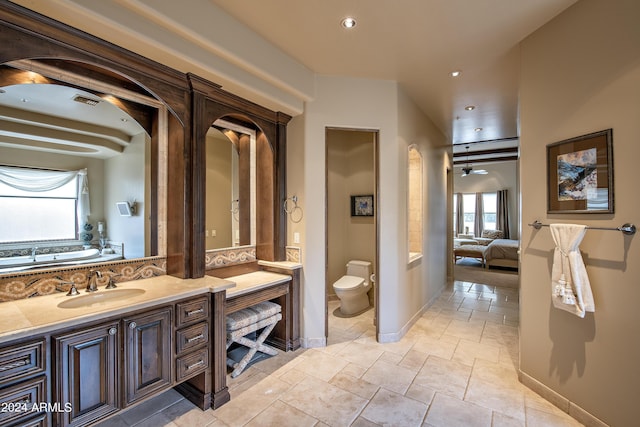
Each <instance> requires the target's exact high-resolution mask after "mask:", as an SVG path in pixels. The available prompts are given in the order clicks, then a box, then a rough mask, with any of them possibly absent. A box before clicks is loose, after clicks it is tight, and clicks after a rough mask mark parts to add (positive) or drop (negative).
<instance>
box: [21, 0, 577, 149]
mask: <svg viewBox="0 0 640 427" xmlns="http://www.w3.org/2000/svg"><path fill="white" fill-rule="evenodd" d="M13 1H14V2H15V3H18V4H21V5H23V6H25V7H28V8H31V9H33V10H35V11H36V12H40V13H43V14H45V15H48V16H50V17H52V18H54V19H57V20H59V21H61V22H65V23H67V24H69V25H72V26H75V27H76V28H79V29H81V30H84V31H88V32H90V33H92V34H95V35H97V36H98V37H101V38H104V39H106V40H108V41H111V42H113V43H116V44H119V45H121V46H123V47H125V48H128V49H130V50H133V51H136V52H138V53H141V54H144V55H145V56H148V57H150V58H151V59H154V60H156V61H160V62H162V63H164V64H166V65H168V66H171V67H173V68H176V69H178V70H180V71H185V72H186V71H191V72H196V73H198V74H199V75H201V76H203V77H205V78H210V79H212V80H213V81H215V82H217V83H220V84H222V85H223V87H224V88H226V89H227V90H229V91H232V92H235V93H237V94H238V95H240V96H244V97H246V98H248V99H250V100H252V101H254V102H258V103H265V102H266V103H267V104H266V106H268V107H269V108H274V106H273V105H269V104H268V102H269V99H270V96H269V90H270V89H269V88H275V89H274V91H277V90H280V91H281V93H285V92H286V93H285V94H284V95H282V96H281V99H283V100H285V101H283V102H282V103H281V104H282V105H283V108H282V110H281V111H284V112H288V111H289V110H287V107H286V105H285V104H287V102H286V100H287V99H289V98H296V99H297V100H298V101H299V102H300V105H304V102H308V101H310V100H312V99H313V95H314V94H313V90H314V89H313V87H314V86H313V84H308V83H306V81H305V76H306V74H305V73H307V74H308V75H311V76H313V75H315V74H324V75H336V76H346V77H355V78H367V79H383V80H394V81H398V82H399V84H400V85H401V86H402V87H403V89H404V90H405V91H406V93H407V94H408V95H409V96H410V97H411V98H412V99H413V100H414V101H415V102H416V104H417V105H418V106H419V107H420V108H421V109H422V110H423V111H424V112H425V114H426V115H427V116H429V117H430V118H431V120H432V121H433V122H434V123H435V124H436V126H437V127H438V128H440V130H441V131H442V132H443V133H444V134H445V135H446V136H447V138H448V139H449V140H450V141H451V142H452V143H453V144H462V147H466V146H467V145H468V146H469V151H470V152H473V151H476V150H479V151H486V150H487V149H489V148H490V147H491V146H495V147H497V148H508V146H512V147H517V145H518V137H519V124H518V80H519V73H520V70H519V62H520V61H519V43H520V41H522V40H523V39H524V38H526V37H527V35H529V34H531V33H532V32H533V31H535V30H536V29H538V28H539V27H540V26H542V25H544V24H545V23H546V22H548V21H549V20H551V19H552V18H553V17H554V16H556V15H557V14H559V13H560V12H562V11H563V10H564V9H566V8H567V7H569V6H571V5H572V4H573V3H575V2H576V1H577V0H535V1H531V0H482V1H478V0H476V1H473V0H394V1H391V0H322V1H318V0H296V1H291V0H269V1H264V0H188V1H186V2H175V3H174V2H157V1H155V0H129V1H127V2H122V1H119V0H103V1H100V2H86V1H82V0H39V1H37V2H34V1H32V0H13ZM346 16H353V17H354V18H355V19H356V20H357V25H356V26H355V27H354V28H352V29H350V30H346V29H344V28H342V27H341V25H340V22H341V20H342V19H343V18H344V17H346ZM265 41H266V42H265ZM179 43H181V44H179ZM267 56H268V58H265V57H267ZM220 58H221V59H222V60H224V61H226V62H224V63H223V62H220V61H218V59H220ZM454 70H458V71H460V75H459V76H458V77H455V78H454V77H452V76H451V75H450V73H451V72H452V71H454ZM301 76H302V77H301ZM243 79H244V82H245V84H244V85H243V84H240V83H238V82H240V81H241V80H243ZM308 80H313V78H311V79H307V81H308ZM246 82H250V84H246ZM251 85H253V86H251ZM268 85H270V86H268ZM250 86H251V87H252V88H253V91H251V90H248V89H247V88H248V87H250ZM267 86H268V87H267ZM309 88H311V89H309ZM287 97H289V98H287ZM271 98H273V97H271ZM467 106H474V107H475V108H474V109H473V110H467V109H465V107H467ZM293 110H295V108H293ZM289 113H290V112H289ZM484 141H489V142H487V143H482V144H481V143H478V142H484ZM486 144H488V145H486ZM505 144H506V145H505ZM460 150H463V151H465V152H466V149H465V148H457V147H456V148H455V149H454V155H455V152H457V151H460ZM511 155H512V154H511ZM456 160H460V157H458V159H456ZM465 160H470V159H468V158H465ZM485 161H486V159H485Z"/></svg>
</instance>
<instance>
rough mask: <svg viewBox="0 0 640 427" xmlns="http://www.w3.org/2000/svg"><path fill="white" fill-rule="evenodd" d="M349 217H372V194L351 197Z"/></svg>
mask: <svg viewBox="0 0 640 427" xmlns="http://www.w3.org/2000/svg"><path fill="white" fill-rule="evenodd" d="M351 216H373V194H369V195H364V196H351Z"/></svg>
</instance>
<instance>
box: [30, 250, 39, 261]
mask: <svg viewBox="0 0 640 427" xmlns="http://www.w3.org/2000/svg"><path fill="white" fill-rule="evenodd" d="M37 251H38V247H37V246H34V247H32V248H31V259H32V260H33V261H34V262H35V260H36V252H37Z"/></svg>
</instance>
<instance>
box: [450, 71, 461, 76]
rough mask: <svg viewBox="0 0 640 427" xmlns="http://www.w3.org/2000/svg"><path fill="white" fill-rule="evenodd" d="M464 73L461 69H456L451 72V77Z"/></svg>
mask: <svg viewBox="0 0 640 427" xmlns="http://www.w3.org/2000/svg"><path fill="white" fill-rule="evenodd" d="M461 73H462V71H460V70H455V71H452V72H451V77H458V76H460V74H461Z"/></svg>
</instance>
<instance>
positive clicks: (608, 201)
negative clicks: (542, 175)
mask: <svg viewBox="0 0 640 427" xmlns="http://www.w3.org/2000/svg"><path fill="white" fill-rule="evenodd" d="M613 201H614V189H613V129H606V130H602V131H598V132H594V133H590V134H587V135H582V136H578V137H575V138H570V139H565V140H563V141H559V142H555V143H553V144H549V145H547V213H609V214H612V213H614V204H613Z"/></svg>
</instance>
